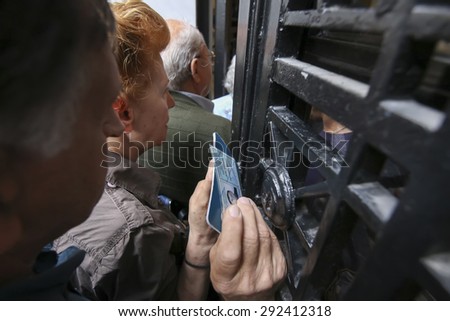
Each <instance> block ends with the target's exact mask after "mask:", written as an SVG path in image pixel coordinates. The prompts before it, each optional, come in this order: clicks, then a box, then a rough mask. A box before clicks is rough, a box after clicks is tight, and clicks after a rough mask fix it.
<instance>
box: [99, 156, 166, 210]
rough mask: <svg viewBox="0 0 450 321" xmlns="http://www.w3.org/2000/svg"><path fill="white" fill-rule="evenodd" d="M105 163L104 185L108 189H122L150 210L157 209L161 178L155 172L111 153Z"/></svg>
mask: <svg viewBox="0 0 450 321" xmlns="http://www.w3.org/2000/svg"><path fill="white" fill-rule="evenodd" d="M107 163H108V173H107V175H106V183H107V184H108V186H109V187H116V186H119V187H121V188H124V189H126V190H127V191H129V192H130V193H132V194H133V195H134V196H136V197H137V198H138V199H139V200H140V201H141V202H145V203H147V204H148V205H149V206H150V207H151V208H158V193H159V189H160V186H161V178H160V176H159V175H158V174H157V173H156V172H154V171H153V170H151V169H149V168H144V167H141V166H139V165H138V164H137V163H135V162H133V161H130V160H129V159H126V158H123V157H122V156H121V155H119V154H117V153H113V152H108V162H107Z"/></svg>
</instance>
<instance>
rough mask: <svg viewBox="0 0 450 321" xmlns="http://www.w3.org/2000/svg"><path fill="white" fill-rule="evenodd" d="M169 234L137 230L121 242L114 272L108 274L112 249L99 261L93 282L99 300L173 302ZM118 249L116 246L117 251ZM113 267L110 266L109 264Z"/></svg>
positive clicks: (174, 275)
mask: <svg viewBox="0 0 450 321" xmlns="http://www.w3.org/2000/svg"><path fill="white" fill-rule="evenodd" d="M172 241H173V232H172V231H171V230H170V228H167V227H164V226H161V225H157V224H152V225H145V226H141V227H139V228H137V229H136V230H134V231H131V233H129V234H128V237H127V238H125V239H124V240H123V242H126V244H122V245H123V254H122V256H121V257H120V259H119V261H118V262H116V264H115V265H116V266H117V267H116V268H114V269H111V270H108V268H107V267H108V266H109V264H108V260H111V261H115V260H117V253H115V250H114V248H113V249H112V250H111V252H110V253H109V254H108V255H107V256H105V257H104V258H103V260H105V262H102V264H101V265H100V267H99V269H98V271H97V272H96V275H95V278H94V279H95V281H94V282H93V287H94V291H95V293H96V296H97V298H99V299H101V300H175V299H177V297H176V289H177V274H178V271H177V266H176V259H175V256H174V255H172V254H171V253H170V247H171V244H172ZM120 247H121V246H118V248H120ZM113 265H114V264H113Z"/></svg>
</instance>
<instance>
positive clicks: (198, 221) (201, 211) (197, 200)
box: [186, 164, 217, 265]
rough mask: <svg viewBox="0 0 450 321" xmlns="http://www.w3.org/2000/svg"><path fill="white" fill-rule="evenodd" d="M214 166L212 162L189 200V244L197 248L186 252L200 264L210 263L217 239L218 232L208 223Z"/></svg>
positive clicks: (189, 257)
mask: <svg viewBox="0 0 450 321" xmlns="http://www.w3.org/2000/svg"><path fill="white" fill-rule="evenodd" d="M212 166H213V165H212V164H210V166H209V167H208V173H207V174H206V177H205V179H204V180H202V181H200V182H198V184H197V187H196V188H195V191H194V193H193V194H192V196H191V199H190V200H189V229H190V231H189V241H190V244H189V245H194V246H195V248H196V250H195V251H190V249H191V248H190V247H189V248H188V249H187V251H186V252H189V253H186V258H187V259H188V260H189V262H191V263H194V264H198V265H205V264H209V250H210V249H211V246H213V244H214V243H215V242H216V239H217V232H216V231H214V230H213V229H212V228H211V227H209V225H208V224H207V223H206V211H207V210H208V202H209V196H210V193H211V180H212Z"/></svg>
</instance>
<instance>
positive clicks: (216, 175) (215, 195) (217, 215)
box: [206, 133, 242, 233]
mask: <svg viewBox="0 0 450 321" xmlns="http://www.w3.org/2000/svg"><path fill="white" fill-rule="evenodd" d="M210 152H211V155H212V158H213V160H214V168H213V176H212V186H211V195H210V197H209V204H208V212H207V215H206V221H207V222H208V224H209V226H211V227H212V228H213V229H215V230H216V231H217V232H219V233H220V232H221V231H222V213H223V211H225V209H226V208H227V207H228V206H230V205H231V204H233V203H235V202H236V200H237V199H238V198H239V197H241V196H242V192H241V184H240V181H239V174H238V168H237V164H236V161H235V160H234V158H233V157H232V156H231V152H230V150H229V149H228V147H227V145H226V144H225V142H224V141H223V139H222V137H220V135H219V134H218V133H214V134H213V145H212V146H210Z"/></svg>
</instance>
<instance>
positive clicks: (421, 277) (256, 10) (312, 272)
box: [233, 0, 450, 300]
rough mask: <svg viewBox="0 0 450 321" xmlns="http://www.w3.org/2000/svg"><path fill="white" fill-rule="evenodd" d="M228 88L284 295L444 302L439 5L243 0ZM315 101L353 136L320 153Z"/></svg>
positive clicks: (446, 199) (447, 224) (448, 268)
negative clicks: (278, 258) (279, 249)
mask: <svg viewBox="0 0 450 321" xmlns="http://www.w3.org/2000/svg"><path fill="white" fill-rule="evenodd" d="M234 92H235V96H234V110H233V138H234V140H236V141H239V142H240V148H239V149H235V150H234V152H235V156H236V158H238V159H239V161H240V166H241V170H242V180H243V187H244V193H245V194H246V195H248V196H251V197H252V198H254V199H256V200H257V202H258V204H259V206H261V208H262V209H263V211H264V213H265V214H266V216H267V219H268V221H269V222H270V224H272V225H273V228H274V230H275V231H276V233H277V235H278V236H279V239H280V241H281V242H282V245H283V247H284V249H285V253H286V257H287V260H288V265H289V273H288V274H289V275H288V280H287V282H286V287H285V289H284V290H283V291H281V298H282V299H287V300H289V299H308V300H314V299H319V300H323V299H350V300H360V299H364V300H377V299H384V300H390V299H420V298H427V299H440V300H442V299H444V300H448V299H450V295H449V293H450V188H449V187H450V123H449V113H450V112H449V110H450V108H449V105H450V100H449V98H450V5H449V3H448V1H444V0H442V1H413V0H398V1H395V0H378V1H370V0H339V1H338V0H334V1H333V0H323V1H320V0H317V1H308V0H304V1H300V0H297V1H293V0H292V1H288V0H264V1H263V0H261V1H258V0H241V1H240V10H239V23H238V37H237V67H236V80H235V91H234ZM312 107H314V110H318V111H319V112H321V113H322V114H324V115H327V116H328V117H329V118H331V119H333V120H335V121H336V122H338V123H339V124H342V126H344V127H346V128H349V129H351V130H352V134H351V139H349V141H348V142H345V141H343V142H342V144H341V145H340V146H341V147H339V148H338V147H337V146H330V145H329V144H328V142H327V141H326V138H327V136H326V135H325V136H324V135H323V133H321V131H320V121H316V120H314V119H313V118H312V117H311V115H312V114H313V113H312V112H311V109H312ZM317 124H319V125H318V126H319V127H318V126H317ZM317 128H319V129H317ZM344 145H345V147H346V148H348V150H347V152H346V153H345V156H344V155H343V153H341V150H342V147H343V146H344ZM312 171H314V172H315V174H316V175H317V174H319V176H320V177H321V179H320V180H319V181H316V182H314V183H313V184H309V183H308V182H307V181H308V179H307V177H308V175H310V174H311V172H312Z"/></svg>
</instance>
